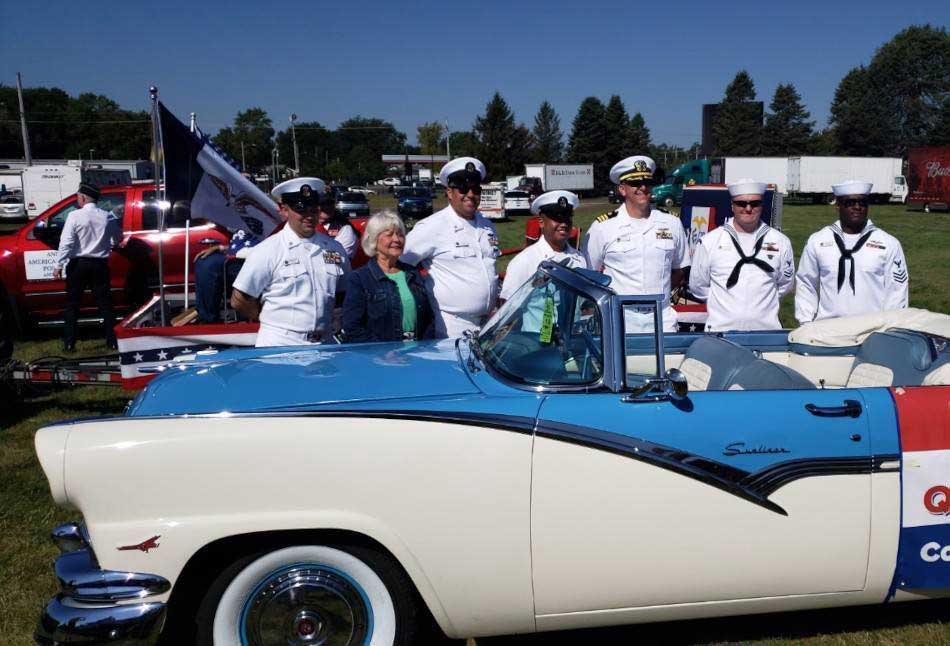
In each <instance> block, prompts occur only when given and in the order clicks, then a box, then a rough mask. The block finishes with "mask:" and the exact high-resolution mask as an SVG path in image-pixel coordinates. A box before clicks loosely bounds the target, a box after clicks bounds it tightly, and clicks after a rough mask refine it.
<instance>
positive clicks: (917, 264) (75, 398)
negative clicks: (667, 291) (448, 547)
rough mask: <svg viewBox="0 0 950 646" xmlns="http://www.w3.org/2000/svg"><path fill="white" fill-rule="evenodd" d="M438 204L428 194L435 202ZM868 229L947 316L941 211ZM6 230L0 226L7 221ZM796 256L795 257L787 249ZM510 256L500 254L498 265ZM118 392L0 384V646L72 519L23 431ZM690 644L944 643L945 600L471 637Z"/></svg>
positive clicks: (24, 620) (914, 297)
mask: <svg viewBox="0 0 950 646" xmlns="http://www.w3.org/2000/svg"><path fill="white" fill-rule="evenodd" d="M371 205H372V207H373V209H374V210H379V209H382V208H395V201H394V200H393V199H392V198H391V197H390V196H388V195H380V196H376V197H373V198H371ZM444 205H445V198H444V197H441V198H439V199H437V200H436V203H435V208H436V209H439V208H441V207H442V206H444ZM608 208H610V209H612V208H615V207H612V206H609V205H608V204H607V202H606V201H605V200H603V199H601V200H588V201H585V202H584V203H583V204H582V206H581V208H580V209H579V211H578V213H577V216H576V217H575V224H576V225H577V226H581V227H583V228H584V230H586V229H587V227H589V226H590V223H591V221H592V220H593V219H594V217H596V215H598V214H599V213H602V212H604V211H606V210H607V209H608ZM871 217H872V219H873V220H874V221H875V222H876V223H877V224H878V226H880V227H882V228H884V229H885V230H887V231H889V232H890V233H892V234H894V235H895V236H897V238H898V239H900V241H901V243H902V244H903V246H904V250H905V253H906V255H907V264H908V268H909V270H910V281H911V282H910V294H911V305H912V306H914V307H924V308H927V309H931V310H935V311H939V312H948V311H950V286H948V284H947V282H948V281H947V267H948V266H950V216H947V215H927V214H923V213H909V212H907V211H906V210H905V209H904V208H903V207H900V206H875V207H872V212H871ZM526 219H527V218H526V217H517V218H515V219H513V220H511V221H508V222H499V223H497V226H498V233H499V238H500V242H501V246H502V247H503V248H508V247H516V246H519V245H520V244H522V243H523V240H524V222H525V220H526ZM833 219H834V212H833V209H832V207H829V206H786V208H785V219H784V227H783V228H784V231H785V233H786V234H787V235H788V236H789V237H790V238H791V240H792V244H793V246H794V248H795V249H796V251H800V250H801V248H802V246H803V245H804V243H805V239H806V238H807V237H808V235H809V234H811V233H812V232H813V231H816V230H817V229H819V228H820V227H821V226H824V225H825V224H827V223H829V222H831V221H832V220H833ZM8 228H9V227H8ZM796 257H797V256H796ZM509 260H510V259H509V258H503V259H502V261H501V263H500V266H499V268H500V270H503V269H504V267H505V266H507V263H508V261H509ZM791 303H792V298H791V297H788V298H786V299H785V302H783V304H782V321H783V323H784V324H786V325H789V326H791V325H793V324H794V321H793V319H792V317H791V312H792V307H791ZM59 347H60V342H59V339H58V333H57V332H50V331H46V332H42V333H39V332H38V333H35V334H34V335H33V336H31V337H30V338H29V339H28V340H22V341H20V342H18V344H17V346H16V349H15V357H16V358H18V359H20V360H24V361H26V360H31V359H36V358H38V357H42V356H49V355H55V354H58V352H59ZM78 350H79V352H78V353H77V356H84V355H96V354H104V353H106V348H105V345H104V344H103V343H102V342H101V341H98V340H96V339H95V331H93V330H84V331H83V332H82V338H81V339H80V341H79V343H78ZM129 398H130V393H128V392H127V391H122V390H119V389H114V388H106V387H95V386H79V387H59V388H43V389H33V390H26V391H21V392H13V391H10V390H4V389H3V388H2V386H0V643H2V644H4V645H6V644H14V645H20V644H22V645H24V646H25V645H27V644H32V639H31V635H32V631H33V629H34V627H35V622H36V618H37V615H38V613H39V611H40V609H41V608H42V606H43V604H44V603H45V602H46V601H47V599H49V597H50V596H51V595H53V594H54V593H55V591H56V587H57V586H56V581H55V578H54V576H53V570H52V567H51V566H52V561H53V559H54V558H55V556H56V550H55V548H54V547H53V545H52V543H50V541H49V531H50V529H52V528H53V527H54V526H55V525H57V524H59V523H61V522H64V521H67V520H73V519H76V513H75V511H73V510H65V509H61V508H58V507H56V506H55V505H54V504H53V502H52V499H51V498H50V495H49V489H48V487H47V483H46V480H45V478H44V477H43V474H42V472H41V471H40V468H39V465H38V463H37V461H36V456H35V454H34V451H33V435H34V433H35V432H36V430H37V429H38V428H39V427H41V426H43V425H44V424H50V423H53V422H57V421H60V420H67V419H73V418H77V417H90V416H97V415H115V414H119V413H121V411H122V409H123V407H124V406H125V404H126V402H127V401H128V400H129ZM634 641H639V642H642V643H664V644H667V643H669V644H694V643H716V644H719V643H744V644H745V643H749V644H767V645H772V644H775V645H778V644H783V645H784V644H798V643H805V644H821V645H824V644H828V645H832V644H833V645H839V644H846V645H851V644H854V645H858V644H861V645H864V644H880V645H888V646H890V645H898V644H921V645H923V644H926V645H938V644H950V603H947V602H942V603H941V602H935V603H925V604H903V605H895V606H886V607H871V608H852V609H838V610H825V611H815V612H807V613H794V614H784V615H767V616H760V617H741V618H731V619H716V620H703V621H691V622H677V623H672V624H657V625H646V626H634V627H624V628H616V629H599V630H590V631H579V632H565V633H554V634H546V635H539V636H534V637H506V638H493V639H479V640H477V642H476V643H477V644H478V645H479V646H482V645H488V644H496V645H507V644H542V643H543V644H568V643H571V644H573V643H598V644H627V643H632V642H634Z"/></svg>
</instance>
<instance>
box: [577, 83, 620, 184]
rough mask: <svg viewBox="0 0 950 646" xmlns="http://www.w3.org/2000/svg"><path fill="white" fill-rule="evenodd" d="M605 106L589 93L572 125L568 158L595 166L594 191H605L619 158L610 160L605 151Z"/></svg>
mask: <svg viewBox="0 0 950 646" xmlns="http://www.w3.org/2000/svg"><path fill="white" fill-rule="evenodd" d="M605 113H606V109H605V108H604V104H603V103H602V102H601V100H600V99H598V98H597V97H595V96H589V97H587V98H586V99H584V100H583V101H582V102H581V105H580V107H579V108H578V109H577V115H576V116H575V117H574V123H573V124H572V127H571V138H570V141H569V143H568V146H567V161H570V162H575V163H580V164H593V165H594V190H596V191H604V190H606V189H607V187H608V186H609V181H610V178H609V177H608V172H609V171H610V164H613V163H616V162H617V161H618V160H613V161H607V159H606V157H605V155H604V151H605V149H606V148H607V128H606V126H605Z"/></svg>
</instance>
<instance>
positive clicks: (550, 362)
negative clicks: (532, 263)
mask: <svg viewBox="0 0 950 646" xmlns="http://www.w3.org/2000/svg"><path fill="white" fill-rule="evenodd" d="M476 343H477V344H478V349H479V354H480V355H481V357H482V359H483V360H484V361H485V363H486V364H487V365H488V366H490V367H491V368H493V369H494V370H496V371H497V372H498V373H501V375H502V376H504V377H506V378H508V379H511V380H513V381H516V382H518V383H523V384H530V385H584V384H593V383H595V382H597V381H599V380H600V378H601V377H602V376H603V366H604V360H603V354H604V353H603V335H602V322H601V318H600V309H599V308H598V307H597V304H596V303H595V302H594V301H592V300H591V299H590V297H588V296H586V295H585V294H582V293H580V292H578V291H575V290H574V289H571V288H570V287H568V286H567V285H565V284H563V283H561V282H559V281H557V280H554V279H553V278H551V277H550V276H549V275H547V274H544V273H542V272H538V273H537V274H535V276H534V278H532V279H531V280H530V281H528V282H527V283H525V284H524V285H522V286H521V288H520V289H518V291H516V292H515V293H514V295H513V296H512V297H511V299H510V300H508V301H506V302H505V304H504V305H503V306H502V307H501V309H499V310H498V312H497V313H496V314H495V316H494V317H492V319H491V320H490V321H489V322H488V323H487V324H486V325H485V328H484V329H483V330H482V333H481V334H480V335H479V337H478V339H477V340H476Z"/></svg>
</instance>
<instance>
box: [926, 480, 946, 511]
mask: <svg viewBox="0 0 950 646" xmlns="http://www.w3.org/2000/svg"><path fill="white" fill-rule="evenodd" d="M924 507H926V508H927V511H929V512H930V513H931V514H937V515H942V516H950V487H946V486H944V485H937V486H935V487H931V488H930V489H928V490H927V492H926V493H925V494H924Z"/></svg>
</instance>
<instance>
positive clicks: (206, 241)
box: [198, 238, 218, 244]
mask: <svg viewBox="0 0 950 646" xmlns="http://www.w3.org/2000/svg"><path fill="white" fill-rule="evenodd" d="M198 244H218V241H217V240H216V239H215V238H202V239H201V240H199V241H198Z"/></svg>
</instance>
